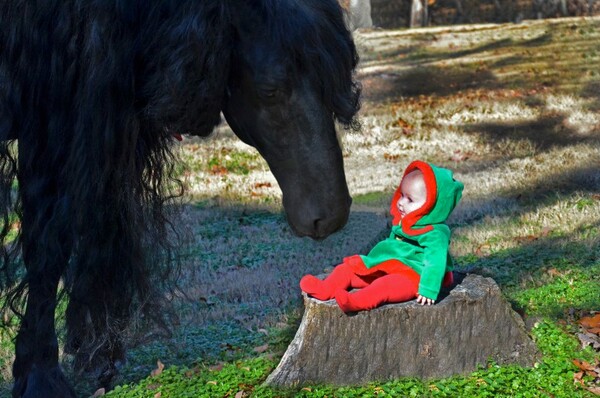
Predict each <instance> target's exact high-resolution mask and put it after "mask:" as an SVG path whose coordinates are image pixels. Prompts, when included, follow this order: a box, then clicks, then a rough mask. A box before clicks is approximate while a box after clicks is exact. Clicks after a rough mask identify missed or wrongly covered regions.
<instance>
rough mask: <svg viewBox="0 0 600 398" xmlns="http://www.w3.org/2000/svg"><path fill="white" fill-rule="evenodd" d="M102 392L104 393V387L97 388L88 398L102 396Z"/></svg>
mask: <svg viewBox="0 0 600 398" xmlns="http://www.w3.org/2000/svg"><path fill="white" fill-rule="evenodd" d="M104 394H106V389H105V388H99V389H97V390H96V392H95V393H94V394H93V395H92V396H91V397H90V398H98V397H102V396H103V395H104Z"/></svg>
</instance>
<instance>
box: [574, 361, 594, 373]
mask: <svg viewBox="0 0 600 398" xmlns="http://www.w3.org/2000/svg"><path fill="white" fill-rule="evenodd" d="M573 364H574V365H575V366H577V367H578V368H579V369H580V370H583V371H584V372H588V371H593V370H594V366H593V365H591V364H590V363H588V362H586V361H582V360H579V359H573Z"/></svg>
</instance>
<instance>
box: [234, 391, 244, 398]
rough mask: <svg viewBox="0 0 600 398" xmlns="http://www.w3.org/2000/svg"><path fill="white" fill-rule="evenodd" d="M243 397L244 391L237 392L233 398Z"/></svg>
mask: <svg viewBox="0 0 600 398" xmlns="http://www.w3.org/2000/svg"><path fill="white" fill-rule="evenodd" d="M244 396H245V394H244V391H238V392H237V393H236V394H235V398H243V397H244Z"/></svg>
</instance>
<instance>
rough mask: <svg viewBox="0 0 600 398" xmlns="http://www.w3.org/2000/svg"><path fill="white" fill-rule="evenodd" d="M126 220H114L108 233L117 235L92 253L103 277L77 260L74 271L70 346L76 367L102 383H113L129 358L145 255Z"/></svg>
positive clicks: (68, 340) (68, 319)
mask: <svg viewBox="0 0 600 398" xmlns="http://www.w3.org/2000/svg"><path fill="white" fill-rule="evenodd" d="M123 223H124V221H123V220H121V219H113V220H110V222H109V225H107V226H105V228H106V235H109V236H111V237H115V238H113V239H111V238H107V239H106V240H105V241H98V242H96V243H95V245H97V246H98V247H97V249H96V250H94V254H90V256H92V257H93V260H91V261H93V265H92V266H94V267H95V268H96V269H99V270H101V271H100V272H101V273H102V280H101V281H99V280H97V278H93V277H90V272H89V270H88V268H89V264H86V265H88V266H87V267H85V266H79V265H77V264H76V265H75V267H74V273H73V275H69V277H68V278H69V286H70V287H71V288H70V289H71V290H70V301H69V305H68V307H67V313H66V315H67V316H66V321H67V344H66V347H67V348H66V349H67V350H68V352H70V353H72V354H74V355H75V361H74V367H75V370H76V371H79V372H86V373H89V374H92V375H94V376H96V377H97V378H98V381H99V383H100V386H102V387H110V383H111V381H112V378H113V377H114V376H115V375H117V373H118V370H119V367H120V365H121V364H123V363H124V362H125V354H126V353H125V345H124V342H123V334H124V333H125V329H126V328H127V326H128V324H129V321H130V315H131V314H130V311H131V307H132V300H133V293H132V290H133V289H132V286H133V284H134V283H135V281H134V280H132V279H134V278H135V270H133V269H132V264H133V263H134V262H135V260H136V258H139V257H141V256H142V254H141V252H140V243H139V242H137V241H136V240H135V238H134V237H132V236H130V234H128V233H127V232H126V231H127V228H122V225H123ZM102 229H104V227H102ZM88 260H89V258H88Z"/></svg>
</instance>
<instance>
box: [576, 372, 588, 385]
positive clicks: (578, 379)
mask: <svg viewBox="0 0 600 398" xmlns="http://www.w3.org/2000/svg"><path fill="white" fill-rule="evenodd" d="M584 374H585V372H583V371H580V372H577V373H575V374H574V375H573V383H575V384H577V383H579V384H581V385H582V386H584V385H585V383H584V382H583V375H584Z"/></svg>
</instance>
